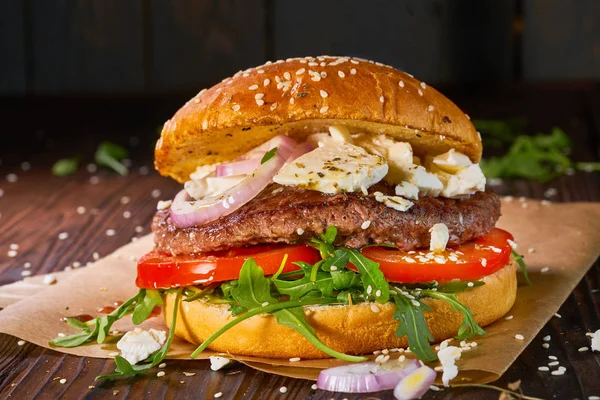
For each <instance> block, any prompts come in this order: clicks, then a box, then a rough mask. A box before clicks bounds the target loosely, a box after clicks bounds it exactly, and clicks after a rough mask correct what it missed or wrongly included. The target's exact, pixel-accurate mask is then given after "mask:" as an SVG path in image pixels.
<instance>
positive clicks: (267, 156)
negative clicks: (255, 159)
mask: <svg viewBox="0 0 600 400" xmlns="http://www.w3.org/2000/svg"><path fill="white" fill-rule="evenodd" d="M276 153H277V147H273V148H272V149H271V150H269V151H267V152H266V153H265V155H264V156H263V158H262V160H260V164H261V165H262V164H264V163H266V162H267V161H269V160H270V159H271V158H273V157H275V154H276Z"/></svg>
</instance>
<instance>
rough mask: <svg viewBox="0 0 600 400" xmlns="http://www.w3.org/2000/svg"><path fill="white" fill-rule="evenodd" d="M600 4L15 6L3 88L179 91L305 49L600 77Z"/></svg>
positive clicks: (454, 66)
mask: <svg viewBox="0 0 600 400" xmlns="http://www.w3.org/2000/svg"><path fill="white" fill-rule="evenodd" d="M599 46H600V5H599V3H598V1H597V0H577V1H563V0H503V1H497V0H477V1H473V0H378V1H365V0H346V1H344V2H343V4H340V2H339V1H336V0H305V1H301V2H298V1H297V0H179V1H165V0H128V1H120V0H3V1H1V2H0V60H2V62H0V94H1V95H17V96H23V95H31V94H35V95H53V96H56V95H61V96H62V95H73V94H75V95H80V94H82V93H83V94H87V95H89V94H95V95H102V94H114V93H119V94H141V93H144V94H148V93H172V92H176V91H177V90H182V89H184V90H188V89H195V90H196V91H200V89H202V88H203V87H204V86H206V85H208V84H210V83H215V82H217V81H218V80H219V79H221V78H222V77H223V76H228V75H232V74H233V73H234V72H236V71H237V70H240V69H245V68H248V67H249V66H254V65H258V64H261V63H263V62H265V61H267V60H273V61H274V60H276V59H281V58H286V57H293V56H306V55H313V56H317V55H321V54H331V55H352V56H359V57H364V58H369V59H374V60H377V61H380V62H385V63H389V64H390V65H393V66H395V67H398V68H403V69H406V71H407V72H409V73H415V74H416V73H418V75H419V77H420V78H421V79H423V80H425V81H427V82H430V83H439V82H446V83H456V82H497V81H520V80H525V81H538V80H565V79H572V80H585V79H599V78H600V50H599V49H600V47H599Z"/></svg>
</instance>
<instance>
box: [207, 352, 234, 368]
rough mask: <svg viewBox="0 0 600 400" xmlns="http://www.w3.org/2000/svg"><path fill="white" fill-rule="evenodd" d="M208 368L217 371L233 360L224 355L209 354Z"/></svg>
mask: <svg viewBox="0 0 600 400" xmlns="http://www.w3.org/2000/svg"><path fill="white" fill-rule="evenodd" d="M209 359H210V369H212V370H213V371H218V370H220V369H221V368H224V367H225V366H227V365H230V364H233V363H234V362H235V361H234V360H230V359H229V358H225V357H218V356H210V357H209Z"/></svg>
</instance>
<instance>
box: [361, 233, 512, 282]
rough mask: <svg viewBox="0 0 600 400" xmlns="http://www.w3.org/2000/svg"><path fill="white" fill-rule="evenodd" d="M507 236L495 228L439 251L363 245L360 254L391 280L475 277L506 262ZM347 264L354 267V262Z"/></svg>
mask: <svg viewBox="0 0 600 400" xmlns="http://www.w3.org/2000/svg"><path fill="white" fill-rule="evenodd" d="M509 239H510V240H513V236H512V235H511V234H510V233H508V232H506V231H504V230H502V229H498V228H495V229H493V230H492V231H491V232H489V233H488V234H486V235H484V236H482V237H480V238H478V239H476V240H475V241H473V242H469V243H465V244H463V245H461V246H458V247H456V248H454V249H449V250H446V251H444V252H442V253H433V252H430V251H427V250H416V251H409V252H406V251H399V250H395V249H391V248H386V247H366V248H364V249H363V250H362V254H363V255H364V256H365V257H367V258H369V259H371V260H373V261H376V262H378V263H379V269H380V270H381V272H383V275H385V277H386V278H387V280H388V281H390V282H402V283H419V282H431V281H438V282H448V281H451V280H453V279H460V280H475V279H479V278H482V277H484V276H486V275H491V274H493V273H494V272H496V271H498V270H499V269H501V268H502V267H504V266H505V265H506V264H507V263H508V260H509V258H510V254H511V250H512V248H511V246H510V244H509V243H508V240H509ZM350 267H351V268H353V269H354V266H350Z"/></svg>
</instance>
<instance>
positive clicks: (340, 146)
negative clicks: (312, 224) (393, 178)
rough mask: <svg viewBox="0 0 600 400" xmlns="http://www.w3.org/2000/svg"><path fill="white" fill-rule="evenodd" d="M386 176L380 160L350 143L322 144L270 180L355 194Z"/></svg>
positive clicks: (323, 190) (386, 168)
mask: <svg viewBox="0 0 600 400" xmlns="http://www.w3.org/2000/svg"><path fill="white" fill-rule="evenodd" d="M387 173H388V165H387V163H386V162H385V160H384V159H383V158H382V157H379V156H376V155H372V154H369V153H367V151H365V150H364V149H362V148H360V147H358V146H354V145H352V144H349V143H335V142H333V143H325V144H324V145H323V146H321V147H319V148H317V149H315V150H313V151H311V152H308V153H306V154H304V155H303V156H301V157H299V158H297V159H296V160H295V161H294V162H292V163H290V164H288V165H286V166H284V167H283V168H282V169H281V170H280V171H279V173H278V174H277V175H275V176H274V177H273V181H274V182H276V183H279V184H281V185H288V186H300V187H304V188H307V189H311V190H317V191H319V192H323V193H341V192H356V191H359V190H361V188H362V187H364V188H369V187H370V186H372V185H374V184H375V183H377V182H379V181H381V180H382V179H383V177H384V176H385V175H386V174H387Z"/></svg>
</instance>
